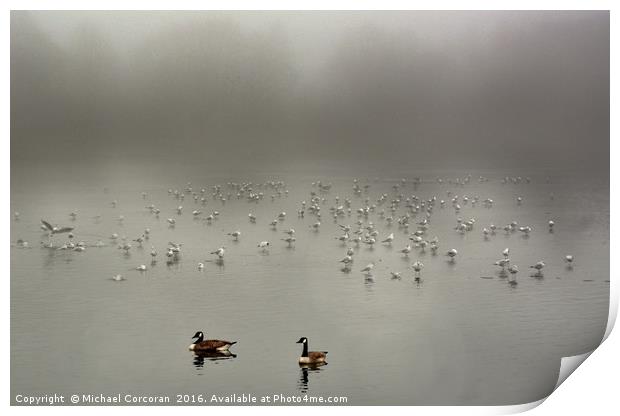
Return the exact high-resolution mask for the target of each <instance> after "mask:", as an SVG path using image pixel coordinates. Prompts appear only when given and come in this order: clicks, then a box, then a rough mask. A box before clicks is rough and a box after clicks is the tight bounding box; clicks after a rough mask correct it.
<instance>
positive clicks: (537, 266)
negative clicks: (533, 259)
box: [530, 261, 545, 276]
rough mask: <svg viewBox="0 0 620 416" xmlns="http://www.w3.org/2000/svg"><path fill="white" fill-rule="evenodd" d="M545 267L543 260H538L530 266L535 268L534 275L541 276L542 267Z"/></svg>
mask: <svg viewBox="0 0 620 416" xmlns="http://www.w3.org/2000/svg"><path fill="white" fill-rule="evenodd" d="M543 267H545V262H543V261H539V262H538V263H536V264H535V265H533V266H530V268H531V269H536V276H542V269H543Z"/></svg>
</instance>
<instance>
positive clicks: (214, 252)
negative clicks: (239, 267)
mask: <svg viewBox="0 0 620 416" xmlns="http://www.w3.org/2000/svg"><path fill="white" fill-rule="evenodd" d="M225 248H226V247H220V248H218V249H217V250H215V251H212V252H211V253H210V254H217V256H218V257H219V258H220V260H221V259H223V258H224V252H225V251H226V250H225Z"/></svg>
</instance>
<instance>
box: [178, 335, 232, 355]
mask: <svg viewBox="0 0 620 416" xmlns="http://www.w3.org/2000/svg"><path fill="white" fill-rule="evenodd" d="M192 338H197V339H196V342H194V343H193V344H191V345H190V346H189V349H190V350H192V351H196V352H209V351H228V349H229V348H230V347H231V346H232V345H234V344H236V343H237V342H236V341H224V340H219V339H207V340H205V339H204V334H203V333H202V332H200V331H199V332H196V334H195V335H194V336H193V337H192Z"/></svg>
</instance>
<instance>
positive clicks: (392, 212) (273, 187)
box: [14, 175, 574, 286]
mask: <svg viewBox="0 0 620 416" xmlns="http://www.w3.org/2000/svg"><path fill="white" fill-rule="evenodd" d="M471 180H472V176H471V175H467V176H465V177H464V178H457V179H450V180H445V182H446V183H448V184H450V185H451V186H452V187H453V188H454V187H456V188H457V189H458V188H459V187H464V185H466V184H468V183H469V182H470V181H471ZM435 181H436V182H438V183H440V184H441V183H444V179H435ZM477 181H478V182H480V183H484V182H487V181H489V179H487V178H485V177H483V176H480V177H478V178H477ZM530 181H531V180H530V178H527V177H526V178H522V177H518V176H517V177H504V178H503V179H502V180H501V182H502V183H503V184H507V183H514V184H517V183H530ZM421 183H422V180H421V179H420V178H415V179H413V180H407V179H401V180H400V181H396V183H395V184H394V185H393V186H392V193H391V195H388V194H387V193H383V194H381V195H380V196H379V198H377V199H376V200H371V199H370V197H369V196H368V195H369V188H370V186H371V185H370V184H369V183H365V184H361V183H360V181H359V180H358V179H354V180H353V184H352V189H351V191H352V195H351V196H347V197H345V198H340V197H338V196H335V197H331V196H330V193H331V191H332V184H331V183H323V182H322V181H316V182H313V183H312V187H311V191H310V193H309V195H308V199H307V200H303V201H299V209H298V211H297V217H298V218H299V219H300V220H304V219H306V218H308V217H311V218H312V219H311V221H310V222H311V224H309V225H308V228H309V229H310V231H311V232H319V231H320V229H321V224H322V221H324V218H325V217H331V218H332V219H333V221H334V222H335V223H336V224H337V225H338V227H339V229H340V231H341V233H342V234H340V235H338V236H335V237H334V238H335V240H337V241H339V242H340V244H342V245H348V246H349V247H347V250H346V253H345V255H344V257H343V258H342V259H341V260H340V261H339V263H342V271H344V272H350V271H351V269H352V268H353V264H354V259H355V253H356V250H355V249H354V247H355V248H357V247H360V246H361V245H366V246H369V247H371V248H372V247H374V246H375V245H377V244H379V245H390V246H391V245H392V244H393V243H395V241H396V237H395V235H394V233H393V232H391V233H390V234H389V235H384V236H380V231H379V230H378V228H377V225H376V224H375V223H374V222H373V219H374V220H375V221H382V222H383V223H384V224H386V225H389V226H391V225H393V224H394V225H396V224H397V227H398V229H399V230H402V232H403V234H405V235H406V236H407V244H406V245H405V246H404V247H403V248H402V249H400V250H399V253H400V255H402V256H406V257H408V256H409V254H410V253H411V252H412V251H414V250H418V251H419V252H425V250H427V249H428V250H430V252H431V254H432V255H433V256H436V255H437V254H440V253H442V254H444V255H445V256H447V261H448V262H450V263H454V262H456V261H457V256H458V255H459V251H458V250H457V249H456V248H450V249H448V250H446V251H440V250H439V247H440V242H439V239H438V237H436V236H434V237H432V238H431V237H430V236H429V229H430V228H431V223H432V218H433V213H434V212H435V210H436V209H437V208H439V209H445V208H448V207H451V209H453V210H454V212H455V214H456V215H455V216H456V224H455V226H454V232H455V233H460V234H465V233H470V232H472V231H474V230H475V229H476V227H475V223H476V220H475V218H469V219H463V218H461V216H460V213H461V210H462V207H463V206H467V205H469V206H470V207H472V208H474V207H476V205H478V204H480V205H481V206H482V207H484V208H492V207H493V204H494V201H493V200H492V199H490V198H487V199H484V200H481V198H480V197H478V196H467V195H457V194H456V193H455V192H453V191H447V192H446V195H447V197H446V199H445V200H444V199H440V198H439V197H437V196H433V197H431V198H429V199H422V198H420V197H418V196H416V195H415V194H410V195H406V194H405V191H404V190H405V188H406V187H407V186H408V185H412V186H413V187H414V190H415V189H417V186H419V185H420V184H421ZM266 193H271V195H270V196H266ZM288 195H289V191H288V189H287V186H286V184H285V183H284V182H282V181H267V182H264V183H252V182H241V183H236V182H229V183H227V184H225V185H214V186H212V187H210V191H207V188H201V189H194V188H193V186H192V184H191V183H187V185H186V186H185V187H183V188H181V189H168V196H169V198H172V199H174V200H176V201H177V202H178V206H177V207H176V209H174V210H173V211H172V212H173V213H176V214H177V216H176V217H174V216H171V217H170V218H166V221H167V223H168V224H169V227H170V228H174V227H175V226H176V223H177V220H179V218H180V217H179V216H180V215H181V214H182V213H183V211H184V207H183V206H182V205H180V204H181V203H183V201H186V200H190V201H192V200H193V202H194V204H195V206H196V207H195V208H196V209H193V210H192V212H191V214H192V217H193V218H195V219H200V220H202V221H206V222H208V223H211V222H213V221H216V220H217V219H218V217H219V216H220V212H219V211H216V210H208V211H210V213H208V214H206V211H207V210H206V206H207V203H208V200H209V199H212V200H217V201H220V202H221V203H222V206H225V203H226V202H227V201H229V200H233V199H237V200H246V201H247V202H249V203H260V202H261V201H264V200H269V199H271V200H272V201H275V200H276V199H277V198H282V197H288ZM147 196H148V195H147V193H146V192H142V193H141V195H140V197H141V198H142V200H146V199H147ZM136 197H137V198H138V196H136ZM550 198H554V196H553V194H550ZM354 203H356V204H357V205H358V207H357V208H355V207H354ZM515 203H516V204H517V205H521V204H523V197H522V196H517V197H516V200H515ZM117 204H118V202H117V201H116V200H115V201H112V202H111V206H112V207H116V206H117ZM175 205H177V204H175ZM145 209H146V210H148V212H150V213H151V214H152V215H154V216H156V217H157V218H159V215H160V213H161V209H160V208H158V207H156V206H155V205H154V204H150V205H148V206H146V207H145ZM326 211H327V214H325V212H326ZM77 216H78V214H77V212H71V213H70V214H69V218H70V219H71V220H73V221H75V220H76V218H77ZM98 217H99V216H98ZM98 217H95V218H98ZM286 217H287V213H286V212H279V213H276V214H275V215H274V219H273V220H271V221H268V222H267V224H268V227H270V228H271V229H272V230H276V228H277V227H279V226H282V225H283V223H284V221H285V220H286ZM14 219H15V220H19V219H20V213H19V212H15V213H14ZM124 220H125V217H124V216H123V215H119V216H118V221H119V222H120V223H122V222H123V221H124ZM248 221H249V222H250V223H252V224H254V225H256V224H257V222H258V221H259V220H258V218H257V216H256V215H255V214H254V213H253V212H249V213H248ZM554 227H555V222H554V221H553V220H548V232H553V230H554ZM41 231H42V232H43V233H44V235H45V236H46V237H47V240H46V241H42V242H41V246H42V247H45V248H48V249H52V250H72V251H76V252H82V251H85V250H86V249H87V247H91V246H94V247H103V246H108V245H109V244H106V243H104V242H103V241H102V240H99V241H97V242H95V243H94V244H87V243H86V242H84V241H77V239H76V235H75V234H76V233H77V230H76V227H72V226H62V227H61V226H56V225H52V224H51V223H49V222H48V221H46V220H41ZM502 232H503V233H506V234H511V233H517V232H518V233H522V234H523V235H524V236H526V237H527V236H529V234H530V233H531V232H532V227H531V226H529V225H521V226H519V224H518V223H517V222H516V221H512V222H510V223H509V224H506V225H503V226H496V225H494V224H491V225H489V226H488V227H485V228H483V229H482V230H481V233H482V237H483V238H484V239H488V238H490V236H492V235H494V234H496V233H502ZM151 233H152V232H151V230H150V229H149V228H145V229H144V231H143V233H142V234H141V235H140V236H138V237H137V238H134V239H130V238H127V237H124V236H119V235H118V234H117V233H113V234H112V235H110V237H109V238H110V241H111V242H112V244H113V245H115V246H117V247H118V249H119V250H122V251H123V252H124V253H126V254H128V253H129V252H130V251H131V250H132V248H133V247H135V246H140V247H142V246H143V244H147V241H148V240H149V239H150V237H151ZM55 235H67V241H64V242H62V243H56V244H54V241H53V240H54V236H55ZM227 235H228V236H229V238H231V239H233V240H235V241H238V240H239V239H240V238H242V232H241V231H240V230H231V231H230V232H229V233H228V234H227ZM296 235H297V232H296V230H295V229H294V228H289V227H287V229H286V230H284V231H283V233H282V238H280V239H279V240H281V241H283V244H286V245H287V246H288V247H291V246H292V245H294V244H295V242H296V238H297V237H296ZM256 245H257V248H258V250H259V251H263V252H266V251H268V250H269V249H270V248H271V247H272V242H270V241H267V240H264V241H259V242H256ZM16 246H17V247H20V248H30V244H29V243H28V242H27V241H24V240H22V239H19V240H17V242H16ZM182 248H183V244H182V243H179V242H169V243H168V245H167V247H166V249H165V256H166V262H167V263H176V262H179V261H181V252H182ZM206 253H209V254H210V255H211V256H212V260H205V262H206V261H214V262H216V263H218V264H223V262H224V261H225V258H226V255H227V249H226V246H225V245H222V246H221V247H219V248H217V249H215V250H212V251H209V250H206V251H205V254H206ZM150 255H151V258H152V260H151V264H152V265H154V264H156V262H157V258H158V257H159V253H158V251H157V250H156V248H155V247H154V246H151V252H150ZM232 255H234V253H233V254H232ZM498 257H499V253H498ZM377 261H381V259H379V260H377ZM563 261H564V262H565V263H566V264H567V267H568V268H572V264H573V261H574V257H573V256H572V255H570V254H568V255H566V256H565V257H564V259H563ZM336 262H337V260H336V259H334V263H336ZM375 265H376V263H375V262H374V261H373V262H370V263H369V264H367V265H366V266H365V267H363V268H360V269H359V271H360V272H361V273H362V274H363V275H364V276H365V277H366V278H367V279H372V276H373V269H374V267H375ZM494 265H495V266H497V267H499V268H500V269H499V275H500V276H501V277H506V278H507V281H508V282H509V284H510V285H513V286H514V285H516V284H517V274H518V273H519V267H518V266H517V265H516V264H514V263H513V262H511V260H510V249H509V248H506V249H505V250H503V252H502V253H501V258H500V259H499V260H497V261H496V262H495V263H494ZM204 267H205V263H204V262H200V263H198V265H197V268H198V270H203V269H204ZM410 267H411V269H412V277H413V279H415V280H416V281H417V282H420V281H421V274H422V270H423V268H424V264H423V263H422V262H421V261H420V260H416V261H415V262H413V263H412V264H411V265H410ZM529 267H530V268H531V269H533V274H532V276H533V277H542V276H543V269H544V267H545V261H544V260H539V261H537V262H535V263H534V264H531V265H530V266H529ZM136 269H137V270H139V271H146V270H147V269H148V267H147V265H145V264H140V265H138V266H137V267H136ZM390 274H391V276H392V278H395V279H400V278H401V272H398V271H391V272H390ZM112 279H113V280H115V281H122V280H125V278H124V277H123V276H122V275H121V274H117V275H115V276H113V277H112Z"/></svg>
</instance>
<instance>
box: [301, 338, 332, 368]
mask: <svg viewBox="0 0 620 416" xmlns="http://www.w3.org/2000/svg"><path fill="white" fill-rule="evenodd" d="M296 343H297V344H303V346H304V349H303V351H302V352H301V357H299V364H327V362H325V358H327V351H310V352H308V338H306V337H301V338H299V341H297V342H296Z"/></svg>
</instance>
